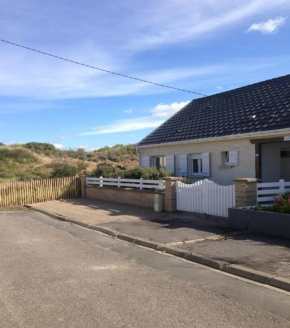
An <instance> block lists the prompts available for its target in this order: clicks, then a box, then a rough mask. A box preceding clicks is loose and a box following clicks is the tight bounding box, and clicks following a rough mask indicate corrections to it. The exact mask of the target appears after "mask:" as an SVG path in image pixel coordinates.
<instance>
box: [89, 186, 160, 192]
mask: <svg viewBox="0 0 290 328" xmlns="http://www.w3.org/2000/svg"><path fill="white" fill-rule="evenodd" d="M86 188H96V189H106V190H116V191H117V192H121V191H125V192H130V191H133V192H136V193H143V194H144V193H145V194H164V190H157V191H155V190H154V191H153V190H148V189H147V190H144V189H142V190H141V189H137V188H117V187H111V186H102V187H101V186H86Z"/></svg>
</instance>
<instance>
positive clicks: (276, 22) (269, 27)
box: [247, 17, 286, 34]
mask: <svg viewBox="0 0 290 328" xmlns="http://www.w3.org/2000/svg"><path fill="white" fill-rule="evenodd" d="M285 20H286V17H278V18H275V19H269V20H267V21H266V22H261V23H254V24H252V25H251V26H250V27H249V28H248V30H247V32H252V31H259V32H261V33H264V34H271V33H273V32H276V31H277V29H278V28H279V27H280V26H282V25H283V24H284V23H285Z"/></svg>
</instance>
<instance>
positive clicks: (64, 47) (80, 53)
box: [0, 0, 290, 111]
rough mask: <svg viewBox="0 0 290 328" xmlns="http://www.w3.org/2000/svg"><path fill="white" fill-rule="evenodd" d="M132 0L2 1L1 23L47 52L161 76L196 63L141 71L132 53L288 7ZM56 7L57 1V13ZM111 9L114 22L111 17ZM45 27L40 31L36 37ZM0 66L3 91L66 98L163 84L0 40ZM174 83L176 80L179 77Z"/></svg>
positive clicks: (237, 1)
mask: <svg viewBox="0 0 290 328" xmlns="http://www.w3.org/2000/svg"><path fill="white" fill-rule="evenodd" d="M6 2H7V3H6ZM135 2H136V5H134V6H128V3H127V1H117V2H116V1H115V2H114V6H111V5H110V3H109V2H104V3H102V4H101V5H100V6H99V7H100V10H94V8H93V5H92V9H91V10H88V7H83V8H80V6H78V5H77V3H74V4H72V3H71V2H70V1H63V2H61V3H59V2H57V1H56V0H51V1H49V2H45V3H44V4H43V6H41V8H40V7H39V6H38V2H37V1H36V0H25V1H24V2H23V3H25V5H23V6H15V5H13V1H10V2H9V1H5V12H3V13H1V19H0V29H1V32H2V34H3V35H5V36H6V37H7V38H8V39H11V40H15V41H16V42H17V40H22V41H19V42H20V43H21V42H23V43H24V44H25V43H26V44H27V45H28V46H31V47H35V48H39V49H41V50H43V51H46V52H50V53H55V54H56V55H60V56H63V57H68V58H71V59H73V60H76V61H80V62H84V63H88V64H91V65H95V66H98V67H102V68H105V69H109V70H113V71H117V72H120V73H124V74H128V75H134V76H137V77H138V76H139V77H141V78H144V79H151V80H154V81H156V82H159V83H163V84H167V83H171V82H175V81H180V80H181V79H186V78H190V77H194V76H197V75H196V72H197V68H195V69H188V68H187V67H183V68H181V69H180V68H179V67H178V68H174V69H166V66H165V68H164V69H163V70H161V69H160V70H159V71H157V70H154V69H151V71H150V67H148V66H146V67H144V70H143V71H142V70H136V67H140V64H138V62H137V63H136V59H135V57H134V56H139V53H140V52H142V51H144V50H148V49H150V48H155V47H160V46H164V45H167V44H174V45H176V46H177V44H178V43H181V42H191V40H197V39H198V38H204V36H206V35H214V34H217V33H219V31H220V30H221V29H223V28H226V27H227V28H229V26H235V25H236V24H238V23H239V22H241V21H242V20H246V19H249V18H251V17H255V15H257V14H259V15H260V14H264V13H270V12H272V11H273V10H280V11H281V12H282V11H286V10H288V9H289V8H290V0H275V1H273V0H251V1H245V0H204V1H191V0H159V1H156V0H147V1H146V2H144V1H142V0H136V1H135ZM31 8H34V10H33V11H32V10H31ZM55 8H58V10H57V14H56V11H55V10H56V9H55ZM164 8H166V10H164ZM104 17H106V19H104ZM116 17H117V18H118V21H119V22H120V24H116V23H115V22H116ZM11 21H14V22H15V24H11ZM41 22H45V23H46V24H41ZM92 26H93V27H94V28H92ZM44 34H45V35H46V37H45V38H40V37H39V36H40V35H44ZM108 35H109V36H110V37H108ZM52 38H53V42H51V40H52ZM190 44H191V43H190ZM137 58H140V57H137ZM149 64H150V65H151V63H149ZM0 67H1V75H0V95H2V96H13V97H16V96H19V97H27V98H29V97H31V98H32V99H36V98H38V99H39V98H40V99H70V98H85V97H106V96H120V95H130V94H140V93H142V94H151V93H162V92H168V91H169V90H167V91H166V89H163V88H161V87H153V86H149V85H147V84H145V83H141V82H136V81H130V80H126V79H124V78H121V77H117V76H112V75H109V74H107V73H104V72H100V71H96V70H93V69H90V68H86V67H82V66H77V65H74V64H72V63H67V62H63V61H60V60H57V59H53V58H50V57H47V56H43V55H40V54H37V53H32V52H29V51H27V50H24V49H19V48H15V47H12V46H9V45H5V44H1V52H0ZM151 67H152V66H151ZM202 69H204V71H203V72H199V76H203V75H211V74H213V73H212V72H210V70H209V67H204V68H202ZM206 69H207V71H206ZM174 71H175V72H176V73H177V74H176V75H175V74H174ZM147 72H148V73H147ZM174 84H175V85H176V86H179V85H180V82H178V83H174ZM187 86H188V87H193V83H188V84H184V83H182V87H184V88H186V87H187ZM197 91H198V90H197ZM3 110H5V111H9V110H10V109H9V108H8V107H7V108H3Z"/></svg>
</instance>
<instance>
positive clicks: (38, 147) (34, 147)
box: [23, 142, 60, 156]
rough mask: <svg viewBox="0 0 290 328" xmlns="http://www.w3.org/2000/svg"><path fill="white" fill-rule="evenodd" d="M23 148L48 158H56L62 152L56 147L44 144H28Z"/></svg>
mask: <svg viewBox="0 0 290 328" xmlns="http://www.w3.org/2000/svg"><path fill="white" fill-rule="evenodd" d="M23 147H25V148H27V149H30V150H31V151H33V152H34V153H37V154H43V155H46V156H55V155H56V154H58V153H59V152H60V151H59V150H57V149H56V148H55V147H54V145H52V144H49V143H44V142H28V143H26V144H24V145H23Z"/></svg>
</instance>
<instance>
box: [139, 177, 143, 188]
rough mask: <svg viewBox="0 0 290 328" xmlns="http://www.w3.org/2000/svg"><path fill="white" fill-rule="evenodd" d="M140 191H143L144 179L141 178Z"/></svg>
mask: <svg viewBox="0 0 290 328" xmlns="http://www.w3.org/2000/svg"><path fill="white" fill-rule="evenodd" d="M140 190H143V178H140Z"/></svg>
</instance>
